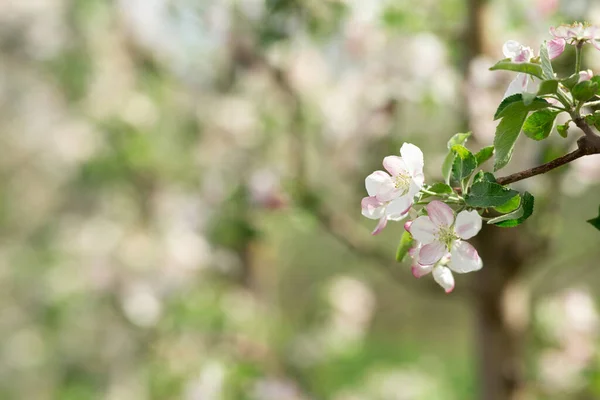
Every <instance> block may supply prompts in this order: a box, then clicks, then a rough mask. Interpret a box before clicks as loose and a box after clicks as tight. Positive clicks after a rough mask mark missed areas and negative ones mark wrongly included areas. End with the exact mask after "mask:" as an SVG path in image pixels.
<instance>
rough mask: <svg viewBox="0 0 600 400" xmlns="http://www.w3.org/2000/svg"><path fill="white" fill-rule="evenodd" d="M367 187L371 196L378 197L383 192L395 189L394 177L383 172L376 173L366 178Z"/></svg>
mask: <svg viewBox="0 0 600 400" xmlns="http://www.w3.org/2000/svg"><path fill="white" fill-rule="evenodd" d="M365 187H366V188H367V193H368V194H369V196H376V195H377V194H378V193H380V192H382V191H389V190H390V187H391V188H393V187H394V183H393V182H392V177H391V176H389V175H388V174H386V173H385V172H383V171H375V172H373V173H372V174H371V175H369V176H367V177H366V178H365Z"/></svg>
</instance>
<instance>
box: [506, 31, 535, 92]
mask: <svg viewBox="0 0 600 400" xmlns="http://www.w3.org/2000/svg"><path fill="white" fill-rule="evenodd" d="M502 52H503V53H504V56H505V57H507V58H510V60H511V61H512V62H514V63H524V62H530V61H531V59H532V58H533V57H534V53H533V50H532V49H531V47H528V46H523V45H522V44H521V43H519V42H517V41H515V40H508V41H507V42H506V43H504V45H503V46H502ZM539 87H540V81H539V80H538V79H536V78H534V77H533V76H531V75H528V74H524V73H519V74H517V76H516V78H515V79H514V80H513V81H512V82H511V83H510V85H508V88H507V89H506V92H505V93H504V97H503V98H506V97H508V96H512V95H513V94H517V93H537V91H538V89H539Z"/></svg>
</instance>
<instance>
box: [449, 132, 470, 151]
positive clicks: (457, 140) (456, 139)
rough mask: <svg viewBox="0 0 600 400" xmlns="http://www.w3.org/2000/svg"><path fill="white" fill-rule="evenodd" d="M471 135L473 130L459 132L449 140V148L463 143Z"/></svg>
mask: <svg viewBox="0 0 600 400" xmlns="http://www.w3.org/2000/svg"><path fill="white" fill-rule="evenodd" d="M469 137H471V132H465V133H457V134H455V135H454V136H452V137H451V138H450V140H448V150H452V147H454V146H456V145H457V144H460V145H463V146H464V144H465V143H466V142H467V139H468V138H469Z"/></svg>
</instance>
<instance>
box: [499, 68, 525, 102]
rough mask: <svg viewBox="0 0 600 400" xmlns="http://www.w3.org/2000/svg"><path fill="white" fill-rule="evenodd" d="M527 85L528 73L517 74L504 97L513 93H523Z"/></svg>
mask: <svg viewBox="0 0 600 400" xmlns="http://www.w3.org/2000/svg"><path fill="white" fill-rule="evenodd" d="M526 87H527V75H526V74H517V77H516V78H515V79H513V80H512V81H511V82H510V85H508V88H506V92H504V97H503V99H505V98H507V97H508V96H512V95H513V94H517V93H523V90H525V88H526Z"/></svg>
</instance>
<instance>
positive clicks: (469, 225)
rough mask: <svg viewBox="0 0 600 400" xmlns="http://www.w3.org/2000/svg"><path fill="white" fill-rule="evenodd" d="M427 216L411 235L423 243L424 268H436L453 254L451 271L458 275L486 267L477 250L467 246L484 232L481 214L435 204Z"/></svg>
mask: <svg viewBox="0 0 600 400" xmlns="http://www.w3.org/2000/svg"><path fill="white" fill-rule="evenodd" d="M427 214H428V215H427V216H421V217H418V218H417V219H415V220H414V221H413V222H412V224H410V226H409V229H410V233H411V235H412V236H413V238H414V239H415V240H417V241H418V242H419V243H421V245H422V247H421V248H420V249H419V253H418V256H417V261H418V263H419V264H421V265H434V264H436V263H438V261H440V260H441V259H442V258H443V257H444V256H446V255H447V254H448V253H450V259H449V260H448V267H449V268H450V269H451V270H452V271H454V272H458V273H466V272H471V271H477V270H479V269H481V267H482V266H483V263H482V261H481V258H480V257H479V254H478V253H477V250H475V248H474V247H473V246H472V245H471V244H469V243H467V242H465V241H464V240H466V239H470V238H472V237H473V236H475V235H476V234H477V233H478V232H479V230H481V216H479V214H478V213H477V211H461V212H460V213H459V214H458V215H457V216H455V215H454V211H453V210H452V209H451V208H450V207H449V206H447V205H446V204H444V203H442V202H441V201H438V200H434V201H432V202H430V203H429V204H428V205H427Z"/></svg>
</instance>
